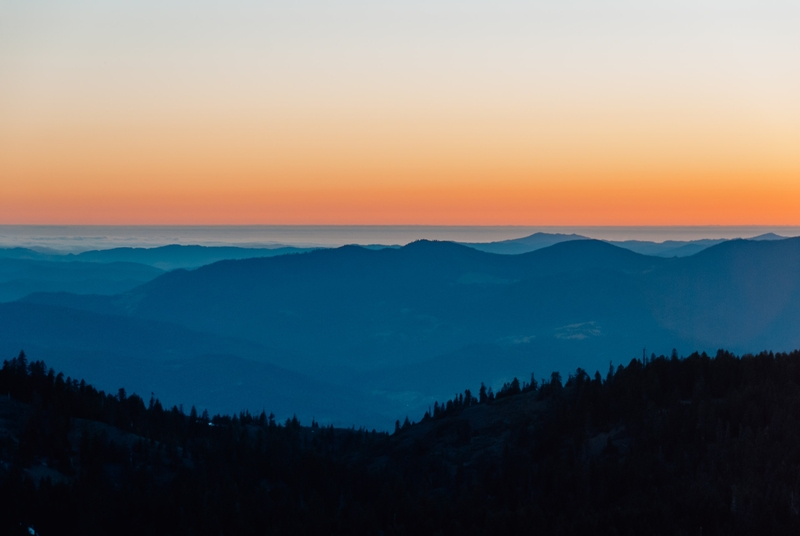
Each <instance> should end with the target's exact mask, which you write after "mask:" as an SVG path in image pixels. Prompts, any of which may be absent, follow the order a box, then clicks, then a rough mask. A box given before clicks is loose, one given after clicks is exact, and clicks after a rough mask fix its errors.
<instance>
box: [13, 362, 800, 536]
mask: <svg viewBox="0 0 800 536" xmlns="http://www.w3.org/2000/svg"><path fill="white" fill-rule="evenodd" d="M0 395H2V403H0V412H1V414H0V419H2V421H0V434H1V436H0V437H2V439H1V440H0V460H2V468H1V469H0V496H2V497H3V498H4V500H3V501H0V523H2V524H3V526H2V527H0V530H2V532H3V533H4V534H14V533H17V534H27V533H28V530H29V528H30V529H32V530H34V531H36V532H38V533H39V534H42V535H46V534H110V533H114V534H156V533H158V534H302V533H305V534H459V535H460V534H523V533H524V534H530V533H542V534H706V535H707V534H755V533H760V534H796V533H797V531H798V530H800V352H793V353H791V354H775V355H773V354H771V353H765V354H760V355H757V356H750V355H748V356H744V357H742V358H737V357H735V356H734V355H732V354H729V353H726V352H723V351H720V352H719V353H718V354H717V355H716V356H715V357H714V358H711V357H708V356H706V355H702V354H701V355H698V354H694V355H692V356H689V357H687V358H685V359H683V358H679V357H678V356H677V355H673V356H671V357H664V356H661V357H656V356H651V357H650V358H648V359H646V360H643V361H639V360H633V361H631V362H630V363H629V364H628V365H627V366H624V367H623V366H620V367H617V368H616V369H610V370H608V372H607V373H606V374H600V373H595V374H587V373H586V372H584V371H582V370H580V369H579V370H577V371H576V372H575V373H574V374H572V375H570V376H569V377H568V378H566V380H565V381H564V380H562V378H561V377H560V375H559V374H558V373H554V374H553V375H552V376H551V377H550V378H548V379H547V380H546V381H541V382H539V381H537V380H536V379H535V378H531V379H530V381H523V382H520V381H519V380H513V381H511V382H508V383H507V384H506V385H505V386H504V387H503V388H502V389H501V390H499V391H498V392H497V393H492V392H491V390H490V389H486V388H481V389H480V390H479V391H478V392H477V393H471V392H469V391H467V392H465V393H463V394H459V395H457V396H456V397H455V398H453V399H451V400H449V401H446V402H444V403H443V404H441V405H440V404H438V403H437V404H436V405H435V406H434V407H433V408H431V411H430V413H429V414H427V415H426V416H425V418H424V419H422V421H421V422H419V423H416V424H413V423H410V422H405V423H403V424H401V423H400V422H398V423H397V427H396V430H395V432H394V434H392V435H387V434H381V433H375V432H367V431H365V430H342V429H333V428H325V427H320V426H319V425H317V424H316V423H308V424H310V426H301V424H300V423H299V422H298V421H297V420H296V419H290V420H288V421H286V422H284V423H278V422H275V420H274V419H272V418H271V417H270V416H268V415H266V414H261V415H256V416H254V415H250V414H247V413H243V414H239V415H235V416H230V417H228V416H216V417H213V418H209V417H208V416H207V415H197V414H196V412H194V411H192V410H191V409H186V408H183V410H182V409H181V408H177V407H175V408H172V409H168V408H164V407H162V405H161V404H160V403H159V402H158V401H157V400H154V399H150V400H149V401H147V402H146V401H145V400H143V399H142V398H140V397H139V396H136V395H128V394H126V393H125V392H124V391H123V390H120V391H119V392H118V393H116V394H113V395H112V394H106V393H103V392H100V391H97V390H95V389H94V388H92V387H90V386H88V385H86V384H85V383H83V382H78V381H75V380H70V379H68V378H64V377H63V375H60V374H56V373H55V372H54V371H52V370H47V368H46V367H45V365H44V364H43V363H41V362H33V363H28V361H27V360H26V359H25V357H24V355H21V356H19V357H18V358H16V359H13V360H10V361H7V362H5V363H4V366H3V369H2V370H1V371H0Z"/></svg>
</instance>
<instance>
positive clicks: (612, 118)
mask: <svg viewBox="0 0 800 536" xmlns="http://www.w3.org/2000/svg"><path fill="white" fill-rule="evenodd" d="M106 4H107V3H103V2H91V1H87V0H81V1H78V2H71V3H69V2H48V3H36V5H35V6H34V5H31V4H30V3H26V2H8V3H4V4H3V6H2V7H0V223H6V224H16V223H37V224H38V223H41V224H55V223H64V224H82V223H94V224H160V223H164V224H177V223H186V224H256V223H258V224H279V223H286V224H326V223H330V224H411V223H413V224H458V225H467V224H475V225H494V224H497V225H703V224H715V225H734V224H770V225H792V224H800V99H799V98H797V96H798V95H800V33H799V32H797V28H798V27H800V9H798V8H797V7H793V6H792V5H790V3H788V2H786V3H780V2H767V3H764V2H759V3H756V2H711V1H707V2H699V3H698V2H648V3H627V2H610V3H604V4H603V5H604V6H606V7H604V8H602V9H600V8H595V7H593V5H594V4H593V3H589V2H578V1H575V2H558V3H557V2H544V1H538V2H534V3H533V6H532V7H531V6H529V5H527V4H526V3H522V2H502V3H499V4H490V3H488V2H486V3H483V2H471V3H467V4H466V5H462V4H461V3H456V2H440V3H438V4H436V6H437V7H430V6H429V5H428V4H427V3H423V2H419V3H417V2H410V3H404V7H398V6H393V5H392V4H389V3H383V2H377V3H376V2H371V3H360V2H355V1H351V2H347V3H345V4H342V5H341V6H340V7H339V8H337V9H336V10H334V9H333V8H327V7H324V5H322V7H321V6H320V5H316V4H317V2H306V3H289V2H286V3H283V2H275V3H270V4H269V6H261V5H259V3H256V2H253V3H247V2H240V3H237V4H236V5H235V6H234V7H229V6H228V5H227V4H223V3H210V2H201V3H199V4H195V3H188V2H179V1H175V2H167V3H152V2H139V3H133V2H120V3H116V4H115V5H114V6H109V5H106ZM306 4H308V5H306ZM311 4H314V8H313V9H311V8H310V7H309V6H310V5H311ZM325 5H327V4H325ZM645 5H646V7H644V6H645ZM637 6H638V7H637ZM689 12H691V14H692V16H691V18H689V17H687V13H689Z"/></svg>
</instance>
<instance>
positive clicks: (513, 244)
mask: <svg viewBox="0 0 800 536" xmlns="http://www.w3.org/2000/svg"><path fill="white" fill-rule="evenodd" d="M785 238H787V237H784V236H780V235H777V234H775V233H766V234H763V235H759V236H755V237H753V238H749V239H748V240H783V239H785ZM570 240H590V238H589V237H586V236H582V235H578V234H560V233H534V234H532V235H529V236H525V237H522V238H514V239H510V240H502V241H498V242H483V243H476V242H464V243H462V244H463V245H465V246H469V247H471V248H474V249H478V250H480V251H486V252H489V253H500V254H504V255H518V254H520V253H529V252H531V251H535V250H537V249H542V248H545V247H549V246H552V245H554V244H558V243H560V242H566V241H570ZM727 240H728V239H722V238H719V239H712V238H704V239H700V240H686V241H682V240H666V241H664V242H653V241H648V240H607V242H608V243H609V244H614V245H615V246H619V247H622V248H625V249H629V250H631V251H635V252H636V253H641V254H643V255H654V256H657V257H688V256H690V255H694V254H696V253H699V252H700V251H703V250H704V249H706V248H709V247H711V246H715V245H717V244H721V243H722V242H726V241H727Z"/></svg>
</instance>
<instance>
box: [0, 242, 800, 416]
mask: <svg viewBox="0 0 800 536" xmlns="http://www.w3.org/2000/svg"><path fill="white" fill-rule="evenodd" d="M798 292H800V239H786V240H775V241H747V240H733V241H726V242H724V243H721V244H718V245H715V246H712V247H709V248H707V249H705V250H703V251H701V252H700V253H697V254H696V255H693V256H691V257H685V258H661V257H655V256H647V255H641V254H637V253H635V252H632V251H630V250H627V249H624V248H621V247H617V246H614V245H612V244H608V243H605V242H601V241H595V240H569V241H564V242H560V243H557V244H555V245H552V246H550V247H546V248H542V249H538V250H536V251H533V252H529V253H524V254H519V255H497V254H491V253H487V252H482V251H478V250H476V249H474V248H470V247H467V246H463V245H458V244H453V243H447V242H428V241H420V242H415V243H412V244H409V245H408V246H405V247H402V248H384V249H367V248H362V247H357V246H347V247H342V248H337V249H328V250H318V251H312V252H308V253H303V254H298V255H283V256H277V257H272V258H255V259H246V260H229V261H221V262H218V263H214V264H211V265H208V266H204V267H201V268H198V269H195V270H190V271H187V270H174V271H172V272H169V273H166V274H164V275H161V276H159V277H157V278H155V279H153V280H152V281H150V282H148V283H146V284H144V285H141V286H139V287H136V288H134V289H132V290H130V291H127V292H124V293H121V294H117V295H114V296H79V295H74V294H64V293H58V294H35V295H31V296H29V297H27V298H25V299H24V300H23V303H24V305H25V306H26V307H30V308H31V309H30V311H29V315H30V316H29V317H27V318H29V320H28V321H29V322H31V323H34V324H35V323H36V322H39V321H37V320H36V318H35V315H37V314H39V315H42V320H41V322H45V319H46V318H47V317H48V315H52V314H54V313H53V311H56V310H58V311H82V312H83V314H91V315H95V316H94V317H93V318H96V317H100V318H104V319H108V318H113V319H114V322H117V323H118V324H119V326H129V325H132V324H131V323H135V322H148V323H150V324H149V325H152V326H160V327H159V328H158V329H155V328H154V329H155V332H158V333H159V334H160V335H158V338H157V339H155V340H156V341H157V344H156V346H159V347H161V348H168V347H170V346H173V347H176V348H178V347H181V348H188V349H186V350H184V351H183V354H181V355H179V356H170V355H167V354H166V353H165V352H160V353H159V352H158V351H153V352H150V353H146V355H139V358H144V359H147V358H148V356H149V357H150V358H152V359H154V360H157V361H159V362H163V361H169V360H170V359H173V358H174V359H187V360H191V359H194V358H198V357H200V356H204V355H217V356H219V355H227V356H236V357H237V358H239V359H243V360H244V361H245V362H247V363H259V362H260V363H267V364H269V365H272V366H275V367H277V368H279V369H280V370H283V371H287V372H292V373H300V374H303V375H305V376H304V377H307V378H311V379H313V380H314V381H315V382H319V383H318V385H319V386H320V387H319V388H318V389H317V390H315V392H318V393H321V396H326V397H327V398H326V399H327V401H328V403H327V406H326V412H325V414H324V415H323V414H316V415H304V416H307V417H309V418H310V417H311V416H315V417H317V418H323V419H329V420H330V422H345V421H346V420H347V419H348V416H347V411H346V410H345V407H351V405H349V404H345V403H342V404H339V401H338V396H339V394H336V393H341V390H342V389H344V390H345V391H346V392H348V393H351V395H352V396H354V397H356V398H359V400H360V401H361V402H360V403H361V404H363V405H364V406H365V407H368V408H369V409H370V411H373V412H374V418H375V421H371V422H376V421H378V420H380V419H381V418H384V417H381V416H385V415H390V414H394V415H398V416H399V415H405V414H406V413H408V414H411V415H412V416H413V415H420V414H421V413H423V412H424V410H425V409H426V408H427V407H428V406H429V405H430V404H431V403H432V401H433V400H434V399H436V398H439V399H441V398H442V397H444V396H447V394H449V393H452V392H454V391H456V390H461V389H463V388H464V387H466V386H471V387H473V388H474V387H475V386H476V383H477V382H479V381H486V382H488V383H487V384H488V385H491V386H494V387H498V386H500V385H502V383H503V382H506V381H509V380H510V379H511V378H512V377H513V376H515V375H517V376H527V375H528V374H530V373H531V372H534V373H535V374H537V375H539V376H542V375H547V374H549V373H550V372H551V371H553V370H560V371H568V370H572V369H574V368H575V367H579V366H580V367H583V368H584V369H587V370H590V371H593V370H606V369H607V368H608V366H609V362H611V361H617V360H623V361H626V360H628V359H630V358H632V357H635V356H641V355H642V351H643V349H644V348H647V349H648V350H647V351H648V352H649V351H651V350H652V351H656V352H659V353H669V352H670V351H671V349H672V348H676V349H677V350H678V351H679V353H690V352H691V351H694V350H707V351H716V349H718V348H720V347H725V348H729V349H731V350H734V351H739V352H751V351H758V350H761V349H764V348H770V349H774V350H789V349H791V348H794V347H798V346H800V332H797V331H796V330H795V329H794V326H796V325H798V323H800V306H798V304H800V300H798V298H800V295H798ZM12 305H14V306H15V307H20V306H21V305H22V304H12ZM8 311H11V310H10V309H9V310H8ZM33 311H38V312H33ZM7 314H8V315H12V316H13V315H14V314H16V313H14V312H7ZM70 314H72V313H70ZM75 314H76V318H77V317H78V316H77V313H75ZM97 322H98V321H87V326H88V327H87V328H86V329H87V331H86V332H85V333H86V338H85V339H81V337H77V336H76V337H75V338H73V340H72V342H71V343H70V347H69V349H68V350H69V352H71V355H77V354H80V353H81V352H87V353H88V351H89V350H90V349H91V348H92V346H91V345H94V344H96V343H95V342H94V341H93V340H92V339H91V337H89V334H90V333H91V325H92V324H97ZM0 325H2V324H0ZM98 325H100V324H98ZM169 326H179V327H180V328H181V329H185V330H187V333H195V334H203V336H204V337H207V338H214V341H215V342H214V344H211V343H208V344H207V345H206V347H207V348H208V350H207V351H205V350H204V348H197V345H195V346H192V345H188V346H184V345H182V344H178V343H176V342H174V339H171V338H172V337H173V335H171V328H169ZM0 329H3V330H5V329H6V328H0ZM118 329H120V330H123V331H124V329H129V328H122V327H119V328H118ZM130 329H133V328H130ZM76 333H78V331H76ZM175 333H180V330H175ZM31 336H32V335H31ZM177 336H178V335H175V337H177ZM36 337H37V339H36V345H37V346H38V347H40V348H47V349H48V352H49V353H48V359H50V360H52V359H59V357H58V356H59V355H62V356H63V355H66V353H67V350H66V349H64V348H63V346H64V343H63V342H61V341H60V337H58V336H56V335H52V336H50V335H48V332H47V331H46V330H43V331H38V332H37V335H36ZM149 337H150V335H142V336H140V337H134V339H135V340H138V341H141V342H142V343H144V341H147V340H148V338H149ZM0 339H3V340H9V339H13V340H14V342H15V344H18V345H22V346H20V347H25V348H28V346H25V342H26V341H25V340H24V338H20V337H19V336H14V335H13V333H11V332H10V331H8V332H5V333H3V334H2V337H0ZM81 340H83V342H81ZM112 340H113V338H112V339H109V341H112ZM201 340H203V339H202V338H197V341H201ZM204 344H205V343H204ZM111 346H113V342H109V343H108V344H107V347H109V350H108V353H107V355H109V356H111V355H115V356H117V357H115V358H113V359H112V358H111V357H109V359H110V360H111V361H114V360H117V361H119V360H122V361H125V360H127V359H128V357H126V356H125V355H123V354H120V352H111V351H110V350H111V348H110V347H111ZM200 346H203V344H201V345H200ZM18 350H19V348H16V350H15V351H18ZM8 351H12V349H11V348H9V349H8ZM95 353H97V350H96V349H95ZM101 353H102V352H101ZM70 359H71V358H70ZM68 362H69V360H68V359H66V358H65V360H64V361H59V362H58V363H59V365H60V366H66V365H67V364H68ZM115 366H116V365H114V364H113V363H112V364H111V365H109V367H111V368H113V367H115ZM154 374H155V373H154ZM258 378H259V376H258V375H257V374H256V375H255V376H254V377H253V379H252V381H257V380H258ZM92 380H93V381H94V382H95V383H100V384H101V385H103V383H102V382H103V381H104V380H103V378H101V377H93V378H92ZM265 381H266V380H265ZM327 388H330V392H329V393H328V392H327V391H325V389H327ZM221 389H222V387H221ZM230 389H234V390H235V385H233V386H231V385H228V386H227V387H225V389H223V390H227V391H230ZM263 392H264V398H263V400H264V402H263V403H262V404H261V405H259V406H258V407H256V408H250V409H260V408H261V407H262V406H265V407H267V408H269V407H270V405H271V404H275V403H277V401H276V399H275V397H273V396H272V395H271V394H270V389H268V388H266V384H265V388H264V389H263ZM185 394H187V393H185ZM327 394H330V396H327ZM159 395H160V396H162V397H165V398H167V397H168V395H169V387H168V386H167V387H166V388H165V389H164V390H163V391H160V392H159ZM192 396H194V399H192V400H182V402H184V403H185V404H189V403H198V404H202V403H206V404H209V403H208V402H204V400H202V398H203V397H202V396H200V393H194V394H193V395H192ZM226 396H230V397H231V398H233V399H235V396H233V395H226ZM172 400H174V399H170V401H172ZM210 407H212V408H213V406H210ZM225 409H226V410H228V409H229V408H227V407H226V408H225ZM364 424H368V423H364Z"/></svg>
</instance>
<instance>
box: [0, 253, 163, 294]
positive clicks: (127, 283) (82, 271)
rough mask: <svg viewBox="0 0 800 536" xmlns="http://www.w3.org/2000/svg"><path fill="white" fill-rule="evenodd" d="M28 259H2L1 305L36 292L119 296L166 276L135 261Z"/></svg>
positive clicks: (0, 279)
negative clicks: (105, 261) (101, 261)
mask: <svg viewBox="0 0 800 536" xmlns="http://www.w3.org/2000/svg"><path fill="white" fill-rule="evenodd" d="M28 251H30V250H28ZM24 257H25V255H24V252H23V253H20V255H19V256H18V257H17V258H13V257H11V256H10V257H7V258H0V302H7V301H12V300H17V299H19V298H21V297H23V296H27V295H28V294H31V293H33V292H62V291H63V292H73V293H77V294H119V293H121V292H125V291H126V290H130V289H132V288H134V287H137V286H139V285H141V284H142V283H145V282H147V281H150V280H151V279H153V278H155V277H156V276H158V275H160V274H162V273H164V271H163V270H160V269H158V268H154V267H152V266H147V265H144V264H136V263H132V262H113V263H104V264H98V263H91V262H55V261H47V260H32V259H29V258H24ZM44 257H46V256H44Z"/></svg>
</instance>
